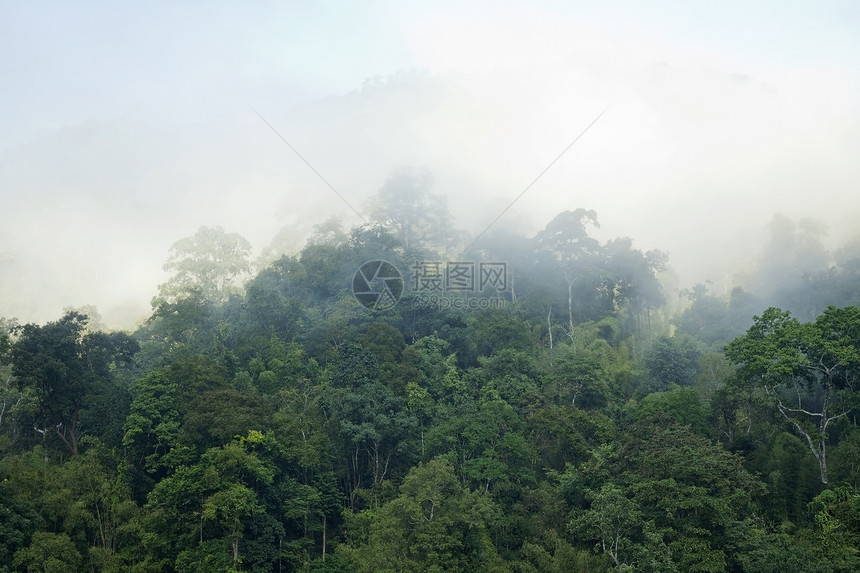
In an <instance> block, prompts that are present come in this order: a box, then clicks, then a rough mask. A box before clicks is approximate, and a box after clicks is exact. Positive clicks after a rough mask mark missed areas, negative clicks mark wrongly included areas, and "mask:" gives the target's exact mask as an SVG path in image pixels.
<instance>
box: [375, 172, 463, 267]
mask: <svg viewBox="0 0 860 573" xmlns="http://www.w3.org/2000/svg"><path fill="white" fill-rule="evenodd" d="M432 189H433V176H432V175H431V173H430V172H429V171H428V170H427V169H412V168H404V169H399V170H397V171H395V172H394V173H392V174H391V175H390V176H389V177H388V179H387V180H386V181H385V184H384V185H383V186H382V188H381V189H380V190H379V191H378V192H377V194H376V196H375V197H374V199H373V205H372V214H371V219H372V221H373V222H374V223H378V224H380V225H382V226H383V227H384V228H385V229H387V230H388V231H389V232H390V233H391V234H392V235H393V236H395V237H396V238H397V239H398V241H399V242H400V244H401V245H402V246H403V248H405V249H406V250H407V251H413V252H414V251H416V250H418V249H427V250H429V251H431V252H438V253H445V252H446V251H447V250H449V249H450V248H451V247H453V246H454V244H455V241H456V239H457V233H456V232H455V231H454V228H453V226H452V225H451V214H450V213H449V212H448V206H447V202H446V199H445V198H444V197H441V196H439V195H434V194H433V193H431V191H432Z"/></svg>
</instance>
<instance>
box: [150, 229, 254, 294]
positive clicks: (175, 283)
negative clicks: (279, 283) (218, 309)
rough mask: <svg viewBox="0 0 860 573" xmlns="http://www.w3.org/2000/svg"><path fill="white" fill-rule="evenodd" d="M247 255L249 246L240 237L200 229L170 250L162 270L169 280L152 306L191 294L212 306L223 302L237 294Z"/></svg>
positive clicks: (222, 230)
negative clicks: (167, 274) (208, 301)
mask: <svg viewBox="0 0 860 573" xmlns="http://www.w3.org/2000/svg"><path fill="white" fill-rule="evenodd" d="M250 253H251V244H250V243H249V242H248V241H247V240H246V239H245V238H244V237H242V236H241V235H239V234H237V233H227V232H226V231H224V229H223V228H221V227H215V228H214V229H212V228H209V227H200V229H198V230H197V232H196V233H194V235H192V236H191V237H185V238H184V239H180V240H178V241H176V242H175V243H174V244H173V246H172V247H170V255H169V256H168V258H167V262H166V263H165V264H164V270H165V271H167V272H170V273H172V276H171V277H170V279H169V280H168V281H167V282H166V283H164V284H162V285H160V286H159V296H158V297H157V298H156V300H155V301H154V303H156V305H157V304H158V303H159V302H161V301H167V302H175V301H176V300H177V299H181V298H184V297H185V296H186V295H187V294H188V293H190V292H193V291H200V292H201V293H202V294H203V296H204V297H205V298H206V299H207V300H210V301H212V302H215V303H221V302H224V301H226V300H227V297H228V296H229V295H230V294H231V293H234V292H238V290H239V288H238V285H237V284H236V283H237V281H238V279H241V278H242V277H243V276H245V275H246V274H247V273H248V272H249V271H250V268H251V267H250V262H249V256H250Z"/></svg>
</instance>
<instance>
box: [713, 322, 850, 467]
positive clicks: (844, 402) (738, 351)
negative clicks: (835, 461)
mask: <svg viewBox="0 0 860 573" xmlns="http://www.w3.org/2000/svg"><path fill="white" fill-rule="evenodd" d="M754 320H755V323H754V324H753V326H752V327H750V329H749V330H748V331H747V333H746V334H745V335H743V336H741V337H740V338H737V339H735V340H734V341H732V342H731V344H729V345H728V346H727V347H726V355H727V356H728V357H729V358H731V359H732V360H733V361H734V362H735V363H737V364H739V365H740V369H739V375H740V376H741V377H742V378H743V379H744V380H747V381H749V382H750V383H752V384H754V385H757V386H761V387H762V388H764V389H765V391H766V392H767V394H768V396H769V397H770V398H771V399H772V400H773V401H774V402H775V405H776V408H777V410H778V411H779V413H780V414H781V415H782V416H783V417H784V418H785V420H786V421H787V422H788V423H789V424H791V426H792V427H793V428H794V429H795V430H796V431H797V432H798V434H800V435H801V436H802V437H803V438H804V439H805V440H806V442H807V445H808V446H809V449H810V451H811V452H812V455H813V456H815V459H816V461H817V462H818V465H819V468H820V471H821V482H822V483H824V484H826V483H828V477H827V441H828V426H829V425H830V424H831V423H832V422H833V421H834V420H837V419H839V418H841V417H843V416H846V415H847V414H848V413H849V412H850V411H851V407H852V405H853V403H854V400H856V390H857V382H858V375H860V308H857V307H845V308H836V307H829V308H828V309H827V310H826V311H824V313H822V314H821V315H819V316H818V318H816V319H815V322H808V323H801V322H799V321H798V320H797V319H795V318H793V317H791V315H790V313H789V312H787V311H781V310H779V309H778V308H769V309H767V310H766V311H765V312H764V313H763V314H762V315H761V316H760V317H759V316H757V317H755V319H754Z"/></svg>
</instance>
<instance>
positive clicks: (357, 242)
mask: <svg viewBox="0 0 860 573" xmlns="http://www.w3.org/2000/svg"><path fill="white" fill-rule="evenodd" d="M598 226H599V218H598V213H595V212H594V211H590V210H586V209H576V210H573V211H565V212H562V213H560V214H558V215H557V216H556V217H555V218H553V219H552V220H551V221H549V222H548V223H547V224H546V226H545V227H544V229H543V230H542V231H540V232H539V233H537V234H536V235H535V236H532V237H527V236H523V235H520V234H517V233H512V232H505V231H503V230H501V228H492V229H490V230H489V231H488V232H487V233H485V234H484V235H482V236H480V237H478V238H477V240H475V238H474V237H472V236H469V235H467V234H466V233H464V232H462V231H460V230H458V229H456V228H455V227H454V226H453V223H452V219H451V216H450V214H449V213H448V211H447V208H446V207H445V202H444V200H443V199H442V198H440V197H436V196H434V195H433V193H432V178H431V177H430V175H429V173H427V172H422V171H415V170H404V171H399V172H396V173H395V174H393V175H392V176H391V178H390V179H389V180H388V181H387V182H386V184H385V185H384V186H383V188H382V189H381V190H380V192H379V193H378V195H377V197H376V202H375V204H374V208H373V212H372V217H371V219H370V221H369V222H368V223H367V224H366V225H362V226H358V227H355V228H352V229H344V228H343V226H342V225H340V224H339V223H338V221H336V220H329V221H325V222H321V223H320V224H319V225H318V226H317V227H316V231H315V233H314V234H313V235H312V236H311V237H310V238H309V240H308V241H307V244H306V245H305V247H304V248H303V249H302V250H301V251H300V252H298V253H297V254H295V255H279V251H280V252H282V250H280V249H278V248H277V245H276V244H273V246H272V248H271V249H269V250H267V251H266V253H265V255H264V256H265V257H266V258H265V260H264V261H263V263H262V264H259V265H258V268H259V270H257V271H253V272H252V270H251V269H252V268H255V266H254V264H253V261H252V260H251V248H250V245H249V244H248V242H247V241H246V240H245V239H244V238H243V237H241V236H239V235H237V234H234V233H230V232H228V231H226V230H224V229H221V228H206V227H204V228H201V229H200V230H199V231H198V232H197V233H196V234H195V235H193V236H191V237H187V238H184V239H182V240H180V241H178V242H177V243H176V244H175V245H174V247H173V249H172V250H171V252H170V253H169V254H168V258H167V260H166V264H165V269H166V270H168V271H169V272H170V275H171V278H170V279H169V280H168V281H167V282H165V283H164V284H163V285H161V287H160V288H159V292H158V294H157V295H156V296H155V297H154V298H153V301H152V314H151V316H150V317H149V319H148V320H147V321H146V322H145V323H143V324H141V325H140V326H139V328H137V329H136V330H135V331H134V332H131V333H125V332H109V331H106V330H105V329H103V328H100V325H99V324H98V316H97V312H96V311H95V309H92V308H89V309H70V310H69V311H68V312H66V313H65V314H64V315H63V316H62V317H58V318H57V319H56V320H55V321H52V322H48V323H46V324H42V325H37V324H23V325H22V324H18V323H17V322H16V321H15V320H13V319H4V320H2V321H0V381H2V404H0V454H2V459H0V476H1V477H2V481H0V571H137V572H150V571H152V572H155V571H177V572H190V571H207V572H208V571H260V572H263V571H266V572H268V571H404V570H406V571H500V572H501V571H516V572H531V571H559V572H561V571H608V570H618V571H655V572H657V571H659V572H666V571H714V572H716V571H749V572H762V573H764V572H772V571H820V572H836V571H845V572H848V571H856V570H858V568H860V555H858V550H857V547H858V542H860V483H858V477H860V468H858V466H857V464H858V460H860V429H858V427H857V420H856V410H854V409H853V408H854V406H855V405H856V403H857V399H858V393H857V390H858V387H857V381H858V374H860V310H858V308H857V307H855V306H854V305H857V304H858V303H860V299H858V297H860V280H858V279H860V277H858V272H860V245H858V244H849V245H845V246H844V247H843V248H841V249H839V250H838V251H836V252H828V251H827V250H826V249H825V248H824V247H823V246H822V243H821V236H822V233H823V229H821V228H820V226H818V225H816V224H815V223H814V222H813V221H800V222H794V221H791V220H788V219H786V218H783V217H776V218H775V219H774V221H773V223H772V225H771V238H770V242H769V243H768V244H767V245H766V246H765V249H764V250H763V253H764V254H763V256H762V257H761V259H760V261H759V262H758V264H757V265H756V267H755V268H753V269H749V270H747V272H746V276H745V277H744V279H743V281H744V282H743V286H738V287H736V288H734V289H733V290H732V291H730V292H728V293H715V292H711V290H710V289H709V287H708V285H702V284H700V285H694V286H692V287H689V288H687V289H684V290H682V291H681V300H680V301H679V300H676V299H678V294H677V292H673V291H672V290H671V289H670V288H667V284H669V283H670V281H671V269H670V266H669V264H670V259H669V256H668V255H667V254H666V253H663V252H661V251H658V250H651V251H646V252H643V251H642V250H640V249H637V248H636V247H635V243H634V242H633V240H631V239H630V238H626V237H619V238H616V239H612V240H608V241H599V240H597V239H596V238H594V230H595V229H596V228H597V227H598ZM377 260H382V261H387V262H389V263H390V264H391V265H393V266H394V267H395V268H397V269H398V270H399V271H400V272H401V275H402V286H403V292H402V293H400V292H399V291H398V292H397V294H398V295H400V300H399V302H397V304H394V305H391V306H389V305H380V310H375V311H373V310H369V309H367V308H365V306H362V305H361V304H359V303H358V302H357V301H356V299H355V298H354V296H353V292H352V290H353V288H354V285H355V284H356V283H354V277H355V273H356V270H357V269H359V268H360V267H362V265H364V264H365V263H367V262H369V261H377ZM453 263H456V264H459V265H466V266H465V267H462V266H461V267H458V268H460V269H462V268H473V269H476V270H475V272H477V273H480V270H481V263H485V264H495V265H497V266H496V267H494V268H495V269H496V270H499V269H503V270H504V272H505V275H504V281H503V282H500V281H498V280H497V281H487V282H486V284H482V283H481V280H480V279H481V275H480V274H478V275H476V282H477V284H472V283H470V284H469V285H468V287H470V288H454V287H456V286H462V284H454V283H453V282H452V284H446V283H445V282H444V281H445V280H452V281H453V278H452V276H450V275H447V274H445V272H444V271H445V270H446V269H450V268H452V267H451V264H453ZM469 264H472V265H473V266H472V267H469ZM501 265H503V266H501ZM487 268H489V267H487ZM437 271H438V273H437ZM458 276H459V278H461V279H462V278H463V276H461V275H458ZM493 276H494V277H495V278H498V277H499V275H493ZM490 278H492V277H490ZM395 282H396V281H395ZM392 284H394V282H386V280H375V281H373V282H372V284H371V286H372V287H373V288H376V289H382V288H383V286H389V287H390V286H391V285H392ZM431 294H432V295H434V297H431V296H430V295H431ZM490 299H493V300H496V301H499V304H496V305H495V306H490V305H484V306H483V307H482V305H483V303H481V302H480V301H487V300H490ZM443 300H444V303H443V302H442V301H443ZM456 300H459V301H470V300H472V301H478V303H477V304H475V305H474V306H475V307H476V308H468V307H464V308H457V305H455V304H454V302H453V301H456ZM466 306H468V305H466ZM776 307H779V308H776Z"/></svg>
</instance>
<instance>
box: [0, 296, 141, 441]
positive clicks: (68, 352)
mask: <svg viewBox="0 0 860 573" xmlns="http://www.w3.org/2000/svg"><path fill="white" fill-rule="evenodd" d="M86 325H87V317H86V316H85V315H83V314H80V313H77V312H68V313H66V315H65V316H63V318H61V319H60V320H58V321H56V322H49V323H47V324H46V325H45V326H39V325H36V324H26V325H24V326H22V327H20V328H19V329H18V332H19V338H18V340H17V341H16V342H15V346H14V347H13V349H12V363H13V372H14V374H15V377H16V379H17V381H18V384H19V386H20V387H25V386H26V387H30V388H32V389H33V390H34V391H35V393H36V397H37V399H38V404H39V411H40V413H41V416H42V422H43V423H44V424H45V425H44V429H43V430H42V431H43V432H47V431H53V432H54V433H55V434H56V435H57V437H59V439H60V441H62V443H63V444H64V445H65V446H66V448H68V450H69V451H70V452H71V453H72V455H73V456H77V455H78V442H79V439H80V436H81V419H80V414H81V409H82V408H83V406H84V404H85V403H86V401H87V399H88V398H90V397H91V396H93V395H96V394H97V393H98V392H99V391H100V390H101V391H104V385H105V384H110V383H111V378H112V372H113V370H114V369H115V367H116V366H119V365H122V364H127V363H129V362H130V361H131V358H132V356H133V355H134V353H135V352H137V350H138V344H137V342H136V341H135V340H134V339H132V338H131V337H130V336H128V335H127V334H125V333H121V332H113V333H103V332H93V333H89V334H84V332H85V330H86Z"/></svg>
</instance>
